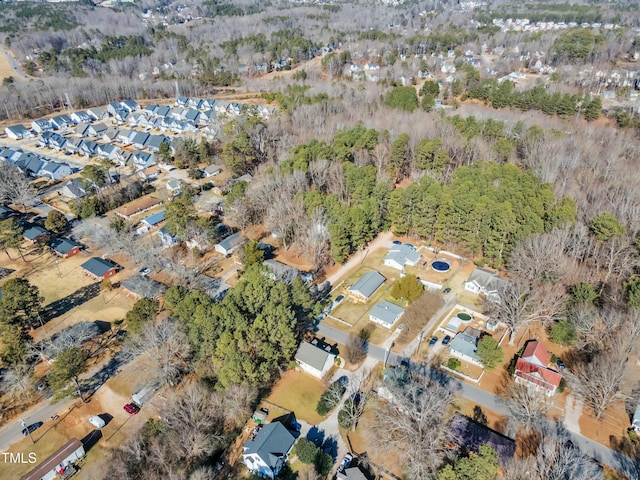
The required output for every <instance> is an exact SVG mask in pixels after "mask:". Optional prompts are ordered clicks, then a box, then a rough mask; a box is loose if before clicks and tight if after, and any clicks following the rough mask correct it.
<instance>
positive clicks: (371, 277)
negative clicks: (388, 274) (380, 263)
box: [349, 271, 386, 302]
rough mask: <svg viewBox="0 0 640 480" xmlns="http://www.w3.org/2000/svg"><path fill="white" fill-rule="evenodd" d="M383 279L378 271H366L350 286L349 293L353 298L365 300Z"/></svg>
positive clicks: (378, 286)
mask: <svg viewBox="0 0 640 480" xmlns="http://www.w3.org/2000/svg"><path fill="white" fill-rule="evenodd" d="M385 280H386V278H384V277H383V276H382V274H381V273H380V272H375V271H374V272H367V273H365V274H364V275H362V276H361V277H360V279H359V280H358V281H357V282H356V283H354V284H353V285H352V286H351V288H350V289H349V294H351V296H352V297H353V298H354V300H357V301H364V302H366V301H367V300H369V298H371V296H372V295H373V294H374V292H375V291H376V290H377V289H378V288H380V286H381V285H382V284H383V283H384V281H385Z"/></svg>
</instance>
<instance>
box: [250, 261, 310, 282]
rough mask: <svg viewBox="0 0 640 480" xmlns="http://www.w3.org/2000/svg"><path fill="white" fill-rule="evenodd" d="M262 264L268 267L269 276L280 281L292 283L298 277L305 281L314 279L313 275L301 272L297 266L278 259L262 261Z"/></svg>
mask: <svg viewBox="0 0 640 480" xmlns="http://www.w3.org/2000/svg"><path fill="white" fill-rule="evenodd" d="M262 264H263V265H264V266H265V267H267V269H268V272H267V276H268V277H269V278H271V279H272V280H276V281H278V282H284V283H291V282H293V281H294V280H295V279H296V278H297V277H302V280H303V281H305V282H310V281H311V280H313V276H312V275H311V274H309V273H307V272H301V271H300V270H298V269H297V268H295V267H292V266H291V265H287V264H286V263H282V262H279V261H278V260H272V259H269V260H265V261H264V262H262Z"/></svg>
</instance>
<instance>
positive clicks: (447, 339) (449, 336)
mask: <svg viewBox="0 0 640 480" xmlns="http://www.w3.org/2000/svg"><path fill="white" fill-rule="evenodd" d="M450 341H451V335H445V336H444V338H443V339H442V344H443V345H449V342H450Z"/></svg>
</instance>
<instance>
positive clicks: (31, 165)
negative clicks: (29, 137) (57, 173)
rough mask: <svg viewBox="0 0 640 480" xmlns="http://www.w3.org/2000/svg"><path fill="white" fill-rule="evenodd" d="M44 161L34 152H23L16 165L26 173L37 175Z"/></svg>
mask: <svg viewBox="0 0 640 480" xmlns="http://www.w3.org/2000/svg"><path fill="white" fill-rule="evenodd" d="M44 163H45V162H44V161H43V160H42V159H41V158H40V157H39V156H37V155H35V154H33V153H30V152H29V153H23V154H22V155H20V158H19V159H18V160H16V162H15V163H14V165H15V166H16V167H18V169H19V170H20V171H21V172H22V173H24V174H25V175H31V176H33V177H35V176H36V175H37V174H38V172H39V171H40V169H41V168H42V167H43V165H44Z"/></svg>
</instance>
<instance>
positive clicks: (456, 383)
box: [316, 322, 640, 471]
mask: <svg viewBox="0 0 640 480" xmlns="http://www.w3.org/2000/svg"><path fill="white" fill-rule="evenodd" d="M316 331H317V333H318V334H320V335H323V336H325V337H327V338H329V339H331V340H334V341H336V342H338V343H342V344H343V345H344V344H345V343H346V342H347V340H348V337H349V335H348V334H347V333H345V332H343V331H341V330H338V329H336V328H333V327H330V326H328V325H325V324H324V323H322V322H321V323H320V324H318V326H317V330H316ZM367 355H368V356H369V357H371V358H374V359H375V360H378V361H381V362H385V357H386V355H387V351H386V350H384V349H382V348H380V347H378V346H376V345H371V344H367ZM401 363H402V364H405V365H408V367H409V370H410V371H411V372H413V373H416V374H418V375H421V376H423V377H426V378H430V379H433V380H435V381H438V382H442V383H445V384H446V385H448V386H449V387H450V388H451V390H452V391H453V392H454V393H455V394H456V395H459V396H461V397H463V398H466V399H467V400H470V401H472V402H474V403H475V404H477V405H479V406H480V407H482V408H486V409H489V410H492V411H494V412H496V413H498V414H500V415H504V416H506V415H508V413H509V409H508V407H507V405H506V403H505V401H504V400H503V399H501V398H500V397H498V396H496V395H494V394H492V393H489V392H487V391H485V390H483V389H481V388H479V387H476V386H475V385H472V384H469V383H466V382H462V381H460V380H458V379H457V378H454V377H451V376H449V375H447V374H445V373H443V372H441V371H440V370H436V369H434V368H431V367H430V366H428V365H424V364H422V363H416V362H413V361H411V360H410V359H409V358H407V357H403V356H400V355H396V354H395V353H388V358H386V364H387V365H400V364H401ZM570 434H571V439H572V441H573V442H574V443H575V444H576V445H578V446H579V447H580V449H581V450H582V452H583V453H585V454H586V455H589V456H591V457H593V458H595V459H596V460H598V461H599V462H601V463H603V464H605V465H608V466H610V467H612V468H614V469H616V470H625V468H628V467H625V465H627V466H628V465H629V463H630V459H629V458H627V457H625V456H623V455H620V454H619V453H617V452H615V451H613V450H611V449H610V448H608V447H606V446H604V445H602V444H600V443H597V442H594V441H593V440H591V439H589V438H587V437H585V436H583V435H581V434H580V433H577V432H570ZM638 468H640V467H638ZM636 471H638V470H636Z"/></svg>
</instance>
